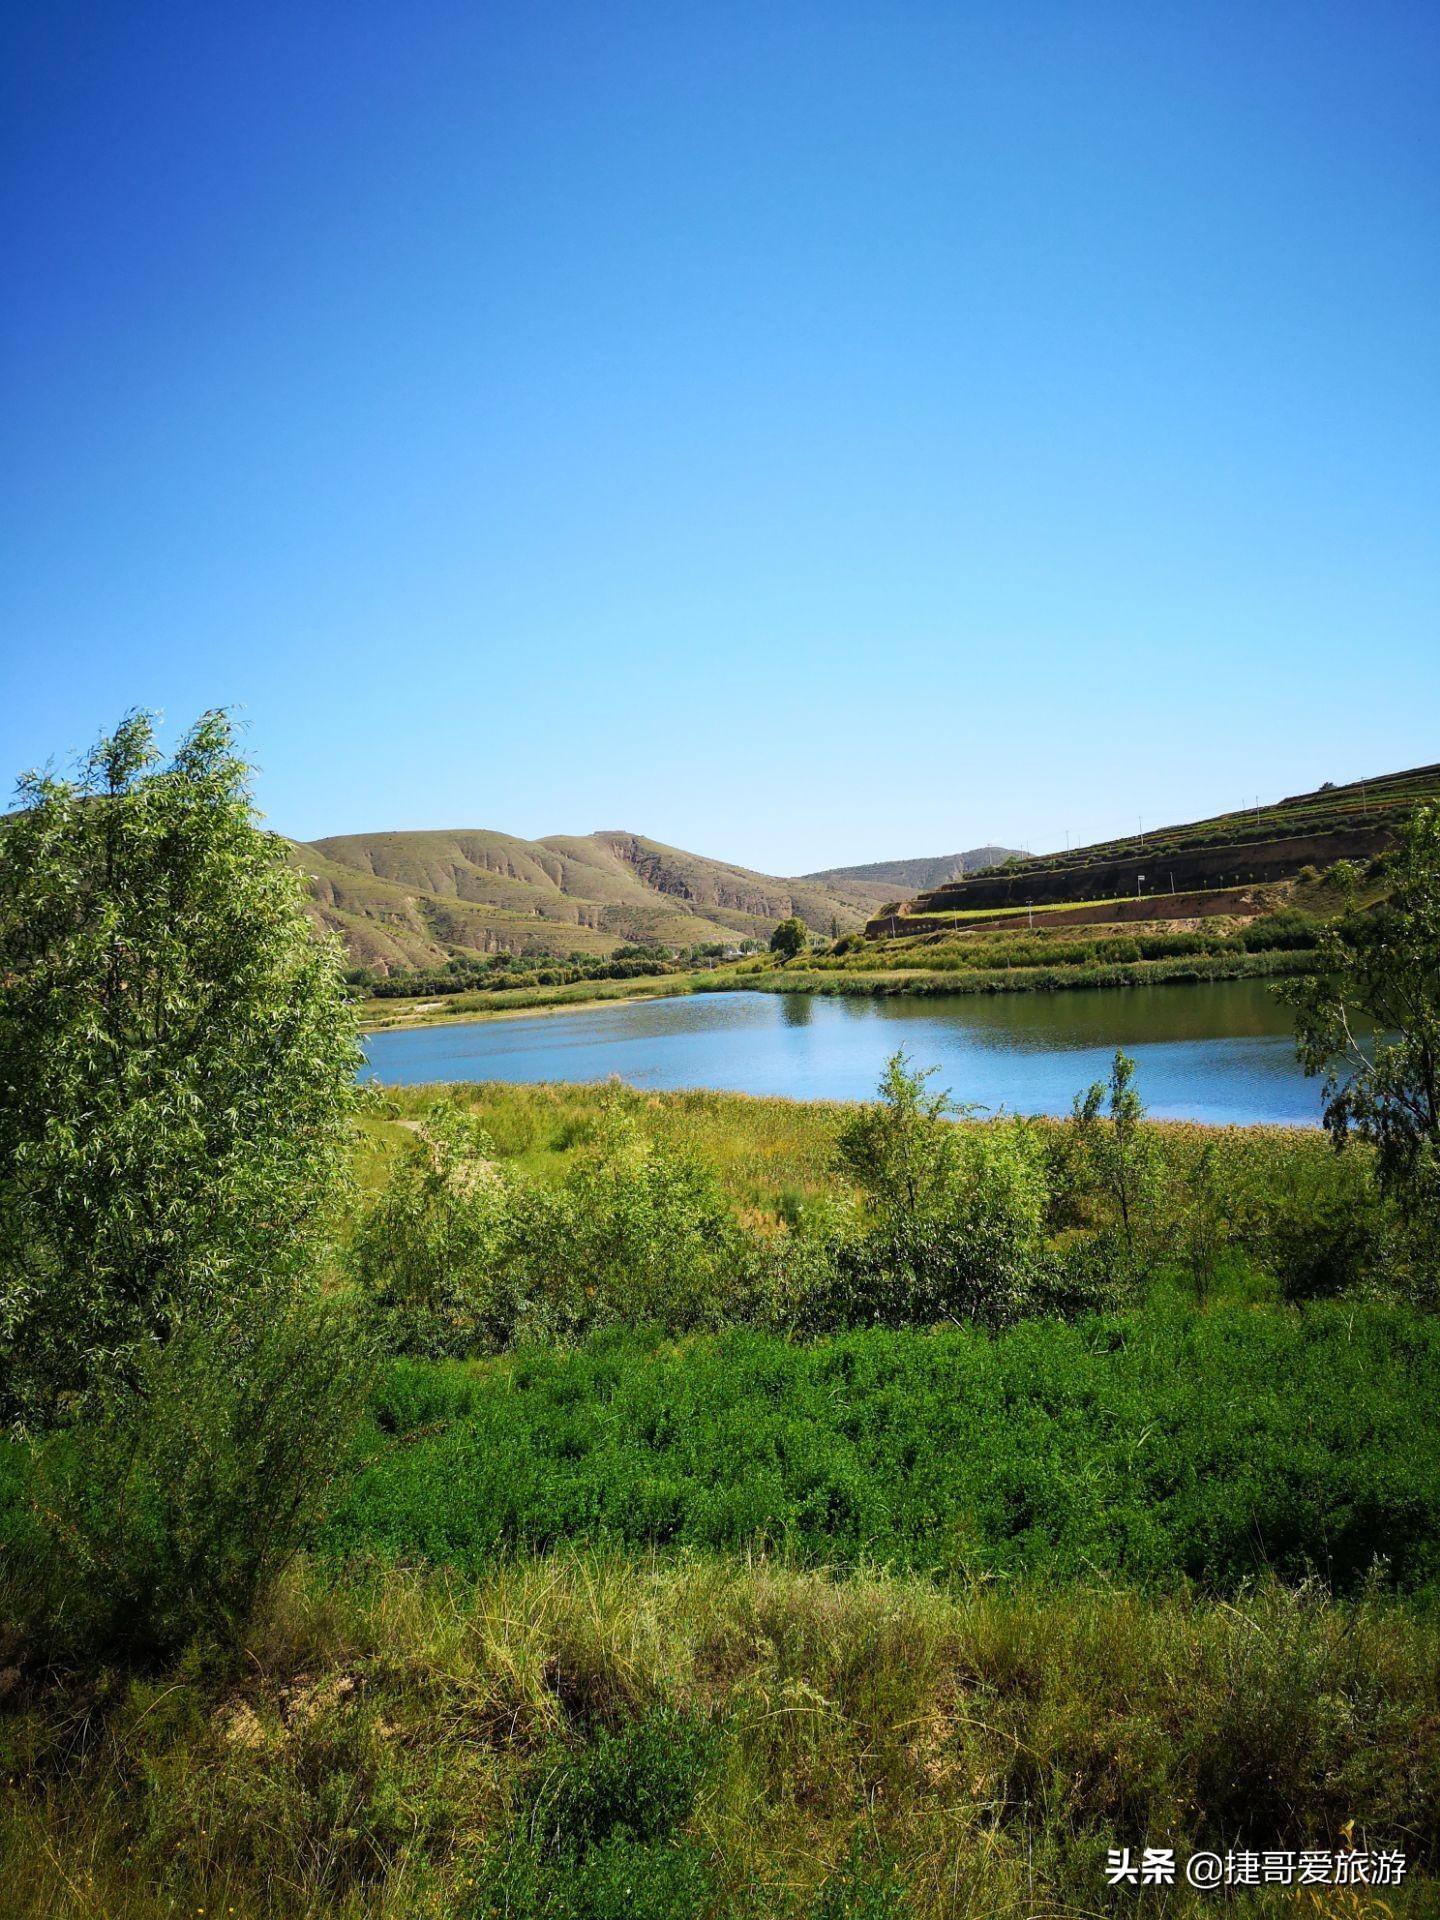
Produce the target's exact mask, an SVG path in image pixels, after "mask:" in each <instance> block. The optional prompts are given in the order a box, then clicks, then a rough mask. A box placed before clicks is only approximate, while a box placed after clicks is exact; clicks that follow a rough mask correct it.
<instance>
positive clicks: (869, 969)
mask: <svg viewBox="0 0 1440 1920" xmlns="http://www.w3.org/2000/svg"><path fill="white" fill-rule="evenodd" d="M1312 964H1313V963H1312V961H1311V958H1310V956H1309V955H1308V954H1306V953H1286V952H1279V953H1246V952H1237V953H1231V954H1213V953H1212V954H1204V953H1202V954H1196V955H1179V956H1173V957H1170V958H1165V959H1155V960H1143V959H1139V960H1110V961H1105V960H1085V959H1077V960H1074V961H1071V960H1069V959H1068V958H1066V957H1064V956H1061V955H1058V954H1057V956H1056V957H1055V959H1053V960H1050V961H1047V962H1045V963H1043V964H1038V965H1037V964H1027V965H1006V964H999V965H994V966H976V965H973V964H970V963H969V962H968V961H967V963H966V964H965V965H963V966H962V965H960V964H958V963H957V964H953V965H935V964H927V963H926V961H925V959H924V957H923V956H917V957H913V958H912V957H910V956H908V955H907V956H905V957H904V958H903V959H901V960H899V961H896V962H893V963H892V964H889V965H884V964H880V965H875V964H872V965H870V966H857V965H853V964H849V963H846V964H845V965H843V966H841V965H837V966H835V967H833V968H827V967H824V966H820V965H817V964H815V963H814V962H805V961H791V962H789V963H787V964H785V965H783V966H775V965H768V964H765V963H763V962H756V961H753V960H741V961H736V962H735V963H734V964H732V965H729V966H724V967H716V968H713V969H710V970H708V971H704V972H698V973H674V974H665V975H661V976H659V977H656V978H651V979H644V980H615V981H604V982H599V983H596V982H591V981H578V982H574V983H572V984H571V985H568V986H560V987H523V988H517V989H515V990H513V991H511V992H487V993H457V994H452V995H450V996H448V997H447V998H446V999H444V1000H442V1001H439V1002H438V1003H437V1002H435V1001H433V1000H424V999H419V1000H416V1001H413V1002H411V1001H407V1000H367V1001H365V1002H363V1003H362V1005H361V1009H360V1013H361V1021H362V1025H363V1026H364V1029H365V1031H366V1032H367V1033H381V1032H384V1031H385V1030H386V1029H388V1028H391V1027H416V1026H443V1025H445V1024H447V1023H450V1022H453V1021H459V1020H487V1019H494V1018H496V1017H497V1016H503V1015H506V1014H534V1013H545V1012H550V1011H556V1012H562V1011H581V1010H583V1009H584V1008H586V1007H591V1006H605V1005H613V1004H614V1003H615V1002H617V1001H630V1000H654V999H669V998H673V997H675V996H678V995H683V994H691V993H822V994H858V995H864V996H872V997H875V996H884V995H887V994H896V993H906V994H926V995H928V994H970V993H1054V992H1058V991H1060V990H1062V989H1066V988H1081V989H1090V988H1096V987H1141V986H1176V985H1180V986H1183V985H1187V984H1194V983H1195V982H1196V981H1211V980H1267V979H1282V978H1285V977H1287V976H1290V975H1294V974H1300V973H1305V972H1308V971H1309V968H1310V966H1311V965H1312Z"/></svg>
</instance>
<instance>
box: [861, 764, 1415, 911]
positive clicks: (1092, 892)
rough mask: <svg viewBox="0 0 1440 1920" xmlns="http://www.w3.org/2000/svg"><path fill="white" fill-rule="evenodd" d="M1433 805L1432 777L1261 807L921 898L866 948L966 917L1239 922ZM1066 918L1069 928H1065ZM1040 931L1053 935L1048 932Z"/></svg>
mask: <svg viewBox="0 0 1440 1920" xmlns="http://www.w3.org/2000/svg"><path fill="white" fill-rule="evenodd" d="M1436 798H1440V766H1426V767H1413V768H1410V769H1409V770H1408V771H1406V772H1404V773H1392V774H1385V775H1382V776H1381V777H1380V778H1379V779H1374V780H1357V781H1354V782H1352V783H1351V784H1349V785H1347V786H1332V785H1328V784H1327V785H1325V786H1323V787H1320V788H1317V789H1316V790H1315V791H1314V792H1311V793H1302V794H1294V795H1291V796H1290V797H1289V798H1288V799H1285V800H1280V801H1276V802H1275V803H1274V804H1272V805H1270V806H1265V807H1256V808H1254V809H1246V810H1245V811H1243V812H1238V813H1225V814H1217V815H1215V816H1214V817H1212V818H1210V819H1206V820H1197V821H1192V822H1190V823H1189V824H1188V825H1184V826H1174V827H1161V828H1159V829H1158V830H1156V831H1154V832H1150V833H1145V834H1143V835H1141V834H1135V835H1132V836H1129V837H1127V838H1126V839H1123V840H1109V841H1103V842H1101V843H1099V844H1097V845H1094V846H1088V847H1077V848H1074V849H1072V850H1071V851H1069V852H1067V853H1063V854H1061V853H1052V854H1045V855H1042V856H1040V857H1037V858H1034V859H1028V860H1025V861H1023V862H1014V861H1012V862H1010V863H1008V865H1007V866H1006V868H1005V870H1004V871H1003V872H1000V871H997V872H992V873H987V874H979V875H967V876H965V877H964V878H960V879H956V880H951V881H947V882H946V883H945V884H944V885H942V886H938V887H934V888H932V889H930V890H928V891H925V892H922V893H919V894H918V895H917V896H916V897H915V898H914V899H913V900H911V901H910V903H909V905H908V906H906V907H905V908H903V909H902V910H901V911H900V912H899V913H898V914H895V915H889V916H885V917H878V916H877V917H876V918H874V919H872V921H871V922H870V924H869V926H868V927H867V929H866V930H867V932H868V933H870V934H871V935H872V936H874V937H884V936H893V935H896V934H901V933H921V932H926V931H931V930H934V931H940V930H943V929H947V928H948V929H953V928H954V927H955V926H956V925H957V920H958V921H963V919H965V918H967V917H969V916H972V915H973V916H977V919H978V918H979V917H981V916H984V917H989V916H994V915H999V914H1003V913H1005V912H1006V911H1007V910H1008V911H1009V912H1010V913H1013V914H1015V915H1017V916H1018V915H1027V916H1028V915H1030V914H1032V913H1033V911H1034V910H1036V909H1042V908H1043V909H1048V910H1051V912H1054V913H1060V912H1063V910H1064V909H1067V908H1069V909H1072V910H1073V917H1074V918H1075V919H1080V918H1083V919H1084V920H1086V921H1088V922H1098V921H1104V920H1106V919H1113V920H1116V921H1124V920H1128V919H1135V918H1144V919H1154V918H1156V917H1157V916H1158V917H1164V916H1165V914H1166V912H1167V911H1170V912H1173V913H1174V914H1182V915H1183V916H1184V917H1187V918H1202V917H1205V916H1207V915H1209V914H1212V913H1223V914H1227V915H1231V916H1235V917H1239V918H1244V917H1246V915H1247V914H1251V913H1254V912H1256V911H1259V910H1261V908H1262V906H1263V905H1264V904H1265V902H1264V901H1263V899H1262V897H1261V894H1260V893H1259V892H1257V891H1256V890H1257V889H1265V888H1272V887H1274V886H1275V885H1276V884H1277V883H1283V882H1289V881H1293V880H1294V879H1295V877H1296V876H1297V875H1298V874H1299V873H1300V872H1301V871H1302V870H1303V869H1305V868H1309V867H1314V868H1317V869H1327V868H1330V867H1333V866H1334V865H1335V864H1336V862H1338V861H1341V860H1346V861H1351V862H1354V863H1356V864H1363V863H1365V862H1367V861H1369V860H1371V859H1373V858H1374V856H1375V855H1376V854H1378V853H1381V852H1383V851H1384V850H1385V848H1386V847H1387V846H1388V845H1389V844H1390V841H1391V839H1392V837H1393V834H1394V831H1395V828H1396V827H1397V826H1398V825H1399V824H1400V823H1401V822H1402V821H1404V820H1405V819H1406V818H1407V817H1408V815H1409V814H1410V812H1411V811H1412V810H1413V808H1414V807H1415V806H1416V805H1418V804H1419V803H1420V802H1421V801H1424V800H1432V799H1436ZM1067 917H1068V916H1067ZM1047 921H1048V923H1049V924H1055V923H1054V921H1053V920H1049V917H1048V915H1047Z"/></svg>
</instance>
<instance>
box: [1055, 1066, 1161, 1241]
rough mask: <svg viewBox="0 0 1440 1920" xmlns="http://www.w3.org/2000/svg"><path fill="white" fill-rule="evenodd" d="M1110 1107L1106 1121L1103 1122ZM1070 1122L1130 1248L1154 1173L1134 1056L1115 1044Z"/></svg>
mask: <svg viewBox="0 0 1440 1920" xmlns="http://www.w3.org/2000/svg"><path fill="white" fill-rule="evenodd" d="M1102 1109H1108V1113H1109V1125H1108V1126H1107V1125H1105V1124H1103V1123H1102V1121H1101V1119H1100V1114H1101V1110H1102ZM1071 1124H1072V1127H1073V1128H1074V1131H1075V1135H1076V1137H1077V1139H1078V1140H1079V1142H1080V1146H1081V1152H1082V1155H1083V1156H1084V1157H1085V1159H1086V1160H1087V1161H1088V1163H1089V1167H1090V1173H1091V1178H1092V1179H1093V1180H1094V1182H1095V1184H1096V1185H1097V1186H1098V1188H1099V1189H1100V1191H1101V1192H1102V1193H1104V1194H1105V1195H1106V1196H1107V1197H1108V1199H1109V1200H1110V1201H1111V1203H1112V1204H1113V1206H1114V1208H1115V1214H1116V1217H1117V1220H1118V1223H1119V1228H1120V1235H1121V1238H1122V1240H1123V1241H1124V1243H1125V1248H1126V1251H1127V1252H1128V1253H1131V1254H1133V1253H1134V1252H1135V1247H1136V1239H1137V1236H1138V1233H1139V1231H1140V1227H1141V1225H1142V1222H1143V1219H1144V1216H1145V1212H1146V1205H1147V1202H1148V1200H1149V1198H1150V1195H1151V1191H1152V1188H1153V1184H1154V1178H1155V1142H1154V1138H1153V1136H1152V1134H1151V1131H1150V1128H1149V1127H1148V1125H1147V1124H1146V1120H1145V1103H1144V1102H1143V1101H1142V1100H1141V1098H1140V1094H1139V1091H1138V1089H1137V1088H1136V1086H1135V1062H1134V1061H1133V1060H1132V1059H1131V1058H1130V1056H1129V1054H1128V1053H1126V1052H1125V1051H1124V1050H1123V1049H1122V1048H1120V1047H1117V1048H1116V1049H1115V1058H1114V1060H1113V1061H1112V1062H1111V1065H1110V1077H1109V1079H1108V1080H1107V1081H1100V1080H1097V1081H1095V1082H1094V1084H1093V1085H1092V1086H1091V1087H1090V1089H1089V1091H1088V1092H1087V1093H1086V1094H1085V1095H1084V1096H1083V1097H1080V1096H1077V1097H1076V1100H1075V1102H1074V1104H1073V1106H1072V1108H1071Z"/></svg>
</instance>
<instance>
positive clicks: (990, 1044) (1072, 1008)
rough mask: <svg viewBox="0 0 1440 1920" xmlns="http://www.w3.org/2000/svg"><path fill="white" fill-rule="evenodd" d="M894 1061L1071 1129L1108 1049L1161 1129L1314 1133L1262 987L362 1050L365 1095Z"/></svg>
mask: <svg viewBox="0 0 1440 1920" xmlns="http://www.w3.org/2000/svg"><path fill="white" fill-rule="evenodd" d="M897 1047H903V1048H904V1049H905V1051H906V1052H907V1053H908V1054H909V1055H910V1056H911V1057H912V1059H913V1060H914V1061H915V1062H916V1063H917V1064H918V1065H920V1066H937V1067H939V1069H940V1072H939V1074H938V1075H937V1076H936V1079H935V1081H934V1082H933V1083H932V1084H933V1085H935V1086H937V1087H938V1086H944V1087H947V1088H948V1089H949V1091H950V1093H951V1095H952V1096H953V1097H954V1098H955V1099H956V1100H964V1101H974V1102H976V1103H978V1104H979V1105H980V1106H982V1107H985V1108H988V1109H990V1110H992V1111H993V1110H995V1109H998V1108H1001V1107H1004V1108H1006V1109H1007V1110H1008V1111H1010V1112H1012V1113H1066V1112H1068V1111H1069V1108H1070V1102H1071V1099H1072V1097H1073V1096H1074V1095H1075V1094H1076V1093H1077V1092H1080V1091H1081V1090H1082V1089H1084V1088H1085V1087H1087V1086H1088V1085H1089V1084H1090V1082H1091V1081H1092V1080H1100V1079H1103V1078H1104V1077H1105V1073H1106V1071H1107V1069H1108V1067H1109V1064H1110V1057H1111V1055H1112V1054H1113V1053H1114V1051H1115V1048H1116V1047H1124V1049H1125V1051H1126V1052H1127V1053H1130V1054H1133V1055H1134V1056H1135V1060H1136V1062H1137V1079H1138V1084H1139V1088H1140V1092H1141V1095H1142V1097H1143V1098H1144V1100H1145V1102H1146V1104H1147V1105H1148V1107H1149V1108H1150V1111H1151V1112H1152V1113H1153V1114H1154V1115H1155V1116H1156V1117H1157V1118H1159V1119H1175V1120H1210V1121H1228V1122H1236V1123H1249V1122H1252V1121H1257V1120H1264V1121H1277V1122H1278V1121H1283V1122H1288V1123H1292V1124H1295V1123H1302V1124H1309V1125H1314V1124H1316V1123H1317V1122H1318V1120H1319V1117H1320V1094H1319V1083H1318V1082H1317V1081H1314V1080H1306V1079H1305V1077H1304V1075H1303V1074H1302V1073H1301V1072H1300V1070H1299V1068H1298V1067H1297V1066H1296V1064H1295V1051H1294V1047H1293V1045H1292V1042H1291V1038H1290V1017H1289V1014H1288V1012H1287V1010H1286V1009H1285V1008H1284V1007H1283V1006H1281V1005H1280V1004H1279V1003H1278V1002H1277V1001H1276V1000H1275V998H1274V997H1273V995H1272V993H1271V991H1270V989H1269V988H1268V987H1267V986H1266V985H1265V984H1264V982H1262V981H1258V980H1232V981H1221V982H1217V983H1215V984H1213V985H1208V986H1169V987H1127V988H1117V989H1110V990H1107V989H1098V990H1091V991H1088V992H1066V993H1003V994H993V995H991V994H968V995H958V994H957V995H956V996H954V997H953V998H945V999H934V998H922V997H919V996H908V997H907V996H900V995H897V996H895V997H894V998H889V999H878V1000H870V999H861V998H859V997H856V998H854V999H839V998H837V999H827V998H824V997H822V996H820V995H812V994H803V993H790V994H771V993H702V994H694V995H691V996H688V997H684V998H678V999H671V1000H640V1001H633V1002H631V1003H629V1004H628V1005H627V1004H625V1003H619V1004H616V1005H613V1006H605V1007H593V1008H590V1009H587V1010H586V1011H584V1012H579V1013H547V1014H540V1015H536V1016H535V1017H533V1018H528V1017H527V1018H519V1017H517V1018H514V1019H502V1020H484V1021H472V1022H469V1023H456V1024H455V1025H453V1026H438V1027H408V1028H402V1029H398V1030H396V1031H394V1032H391V1033H375V1034H370V1035H369V1036H368V1037H367V1038H366V1041H365V1054H366V1058H367V1060H368V1062H369V1065H370V1069H371V1074H372V1076H373V1077H374V1078H376V1079H378V1080H381V1081H384V1082H386V1083H388V1084H390V1085H392V1086H405V1085H411V1084H414V1083H416V1082H421V1081H430V1080H517V1081H538V1080H606V1079H608V1078H609V1077H610V1076H611V1075H612V1074H618V1075H619V1076H620V1078H621V1079H622V1080H627V1081H629V1082H630V1084H631V1085H632V1086H636V1087H653V1088H675V1087H722V1088H728V1089H731V1090H733V1091H735V1092H739V1093H766V1094H785V1095H788V1096H789V1097H791V1098H792V1099H801V1100H859V1099H866V1098H868V1097H869V1096H870V1095H871V1094H873V1092H874V1090H875V1082H876V1080H877V1079H878V1078H879V1075H880V1070H881V1068H882V1067H883V1065H884V1063H885V1059H886V1057H887V1055H889V1054H891V1053H893V1052H894V1051H895V1049H896V1048H897Z"/></svg>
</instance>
